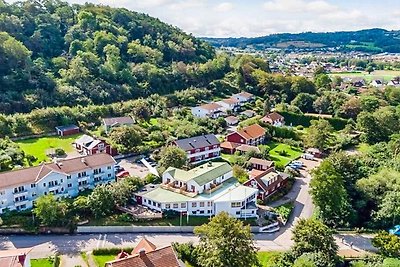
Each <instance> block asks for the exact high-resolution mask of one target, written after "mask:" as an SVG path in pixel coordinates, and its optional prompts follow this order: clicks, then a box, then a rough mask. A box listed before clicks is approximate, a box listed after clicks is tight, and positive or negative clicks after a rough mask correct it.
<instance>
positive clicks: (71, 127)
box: [55, 124, 79, 132]
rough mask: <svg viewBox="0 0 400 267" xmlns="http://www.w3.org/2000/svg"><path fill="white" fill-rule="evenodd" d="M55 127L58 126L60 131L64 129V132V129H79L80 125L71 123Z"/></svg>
mask: <svg viewBox="0 0 400 267" xmlns="http://www.w3.org/2000/svg"><path fill="white" fill-rule="evenodd" d="M55 128H56V129H57V130H59V131H62V132H64V131H70V130H78V129H79V127H78V126H76V125H73V124H71V125H65V126H56V127H55Z"/></svg>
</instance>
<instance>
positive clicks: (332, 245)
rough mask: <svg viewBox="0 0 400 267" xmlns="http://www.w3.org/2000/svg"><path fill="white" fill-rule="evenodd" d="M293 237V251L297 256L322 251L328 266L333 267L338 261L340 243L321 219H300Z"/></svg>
mask: <svg viewBox="0 0 400 267" xmlns="http://www.w3.org/2000/svg"><path fill="white" fill-rule="evenodd" d="M292 239H293V241H294V245H293V246H292V248H291V252H292V253H293V256H294V257H295V258H299V257H301V256H302V255H303V254H306V253H321V255H324V259H325V260H326V263H327V264H328V265H326V267H329V266H332V267H333V266H335V265H336V263H337V262H338V256H337V252H338V245H337V244H336V242H335V239H334V237H333V231H332V230H331V229H330V228H329V227H328V226H326V225H324V224H323V223H322V222H321V221H319V220H315V219H308V220H306V219H300V220H299V221H298V222H297V224H296V225H295V227H294V229H293V237H292Z"/></svg>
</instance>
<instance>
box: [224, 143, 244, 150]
mask: <svg viewBox="0 0 400 267" xmlns="http://www.w3.org/2000/svg"><path fill="white" fill-rule="evenodd" d="M240 145H241V144H239V143H234V142H229V141H225V142H223V143H221V148H223V149H235V148H237V147H238V146H240Z"/></svg>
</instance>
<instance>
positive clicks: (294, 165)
mask: <svg viewBox="0 0 400 267" xmlns="http://www.w3.org/2000/svg"><path fill="white" fill-rule="evenodd" d="M288 167H290V168H292V169H295V170H298V169H301V166H299V165H296V164H289V165H288Z"/></svg>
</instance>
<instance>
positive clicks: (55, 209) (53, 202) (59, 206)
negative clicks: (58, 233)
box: [33, 194, 68, 226]
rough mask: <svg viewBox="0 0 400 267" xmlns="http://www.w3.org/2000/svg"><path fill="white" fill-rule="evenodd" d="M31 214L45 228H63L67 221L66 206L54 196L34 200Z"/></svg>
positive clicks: (44, 196)
mask: <svg viewBox="0 0 400 267" xmlns="http://www.w3.org/2000/svg"><path fill="white" fill-rule="evenodd" d="M33 213H34V214H35V215H36V216H37V217H38V218H39V219H40V221H41V222H42V223H43V224H45V225H47V226H65V224H66V221H67V220H68V204H67V203H66V202H65V201H64V200H57V199H56V198H55V197H54V195H52V194H49V195H43V196H40V197H38V198H37V199H36V202H35V207H34V209H33Z"/></svg>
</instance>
